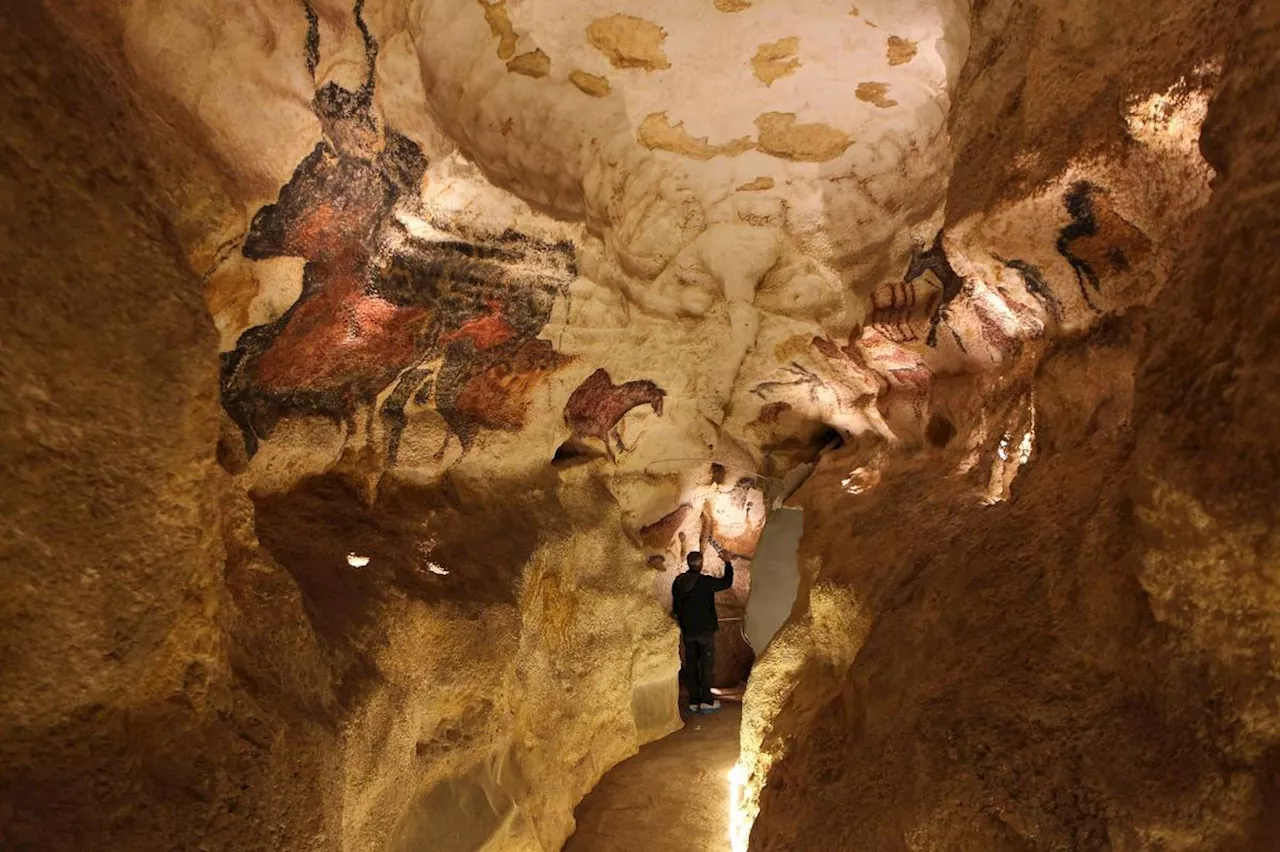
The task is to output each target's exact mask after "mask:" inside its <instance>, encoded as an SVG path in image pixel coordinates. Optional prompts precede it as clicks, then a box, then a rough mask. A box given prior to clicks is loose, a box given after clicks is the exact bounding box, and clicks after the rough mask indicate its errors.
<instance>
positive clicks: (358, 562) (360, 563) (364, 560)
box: [347, 553, 369, 568]
mask: <svg viewBox="0 0 1280 852" xmlns="http://www.w3.org/2000/svg"><path fill="white" fill-rule="evenodd" d="M347 564H348V565H350V566H351V567H352V568H363V567H364V566H366V565H368V564H369V557H367V556H357V555H356V554H354V553H348V554H347Z"/></svg>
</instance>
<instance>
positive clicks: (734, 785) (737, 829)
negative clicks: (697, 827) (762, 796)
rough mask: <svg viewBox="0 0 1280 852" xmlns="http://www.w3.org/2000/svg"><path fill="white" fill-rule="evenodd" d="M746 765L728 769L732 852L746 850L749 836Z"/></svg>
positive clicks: (750, 820)
mask: <svg viewBox="0 0 1280 852" xmlns="http://www.w3.org/2000/svg"><path fill="white" fill-rule="evenodd" d="M748 774H749V773H748V772H747V767H745V766H743V765H742V764H741V763H738V764H735V765H734V767H733V768H732V769H730V770H729V776H728V777H729V848H730V849H731V850H733V852H747V841H748V840H749V839H750V837H751V823H752V821H753V820H752V817H751V815H749V814H748V813H747V808H746V801H745V799H746V797H745V795H744V793H745V791H746V786H747V777H748Z"/></svg>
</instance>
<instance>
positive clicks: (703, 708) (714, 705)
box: [698, 698, 720, 713]
mask: <svg viewBox="0 0 1280 852" xmlns="http://www.w3.org/2000/svg"><path fill="white" fill-rule="evenodd" d="M719 709H720V699H719V698H717V699H716V700H715V701H712V702H711V703H710V704H699V705H698V710H699V711H700V712H702V713H714V712H716V711H717V710H719Z"/></svg>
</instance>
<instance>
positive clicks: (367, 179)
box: [221, 0, 576, 463]
mask: <svg viewBox="0 0 1280 852" xmlns="http://www.w3.org/2000/svg"><path fill="white" fill-rule="evenodd" d="M304 6H305V8H306V11H307V18H308V21H309V27H308V31H307V37H306V44H305V58H306V65H307V69H308V71H309V72H310V73H311V76H312V79H313V81H314V80H315V74H316V66H317V63H318V61H319V50H320V35H319V23H318V18H317V16H316V14H315V12H314V11H313V9H312V8H311V6H310V5H309V4H304ZM362 9H363V0H361V2H358V3H356V4H355V7H354V14H355V20H356V23H357V25H358V26H359V28H360V32H361V34H362V36H363V39H364V45H365V59H366V63H367V72H366V77H365V80H364V82H363V84H362V85H361V86H360V88H359V89H358V90H356V91H354V92H353V91H349V90H347V89H345V88H343V87H342V86H340V85H339V84H337V83H335V82H328V83H326V84H325V85H323V86H322V87H319V88H318V89H317V90H316V93H315V97H314V99H313V101H312V107H313V109H314V111H315V114H316V116H317V117H318V118H319V120H320V126H321V130H322V133H323V138H322V139H321V141H320V142H318V143H317V144H316V146H315V148H314V149H313V150H312V151H311V153H310V154H308V155H307V156H306V157H305V158H304V159H303V160H302V162H301V163H299V164H298V166H297V168H296V169H295V170H294V173H293V176H292V177H291V179H290V180H289V182H288V183H286V184H285V185H284V186H283V187H282V188H281V189H280V192H279V196H278V198H277V200H276V202H275V203H273V204H268V205H266V206H264V207H263V208H262V209H260V210H259V211H258V212H257V214H256V215H255V216H254V217H253V221H252V223H251V225H250V228H249V233H248V235H247V236H246V237H245V240H244V243H243V246H242V253H243V254H244V256H245V257H247V258H249V259H251V260H263V259H267V258H275V257H298V258H302V259H303V260H304V261H305V266H304V269H303V285H302V295H301V296H300V297H299V298H298V300H297V302H295V303H294V304H293V305H292V306H291V307H290V308H289V309H288V310H287V311H286V312H285V313H284V314H283V315H282V316H281V317H280V318H279V319H277V320H276V321H274V322H272V323H269V324H266V325H262V326H258V327H255V328H251V329H249V330H247V331H245V332H244V333H243V334H242V335H241V337H240V338H239V340H238V341H237V344H236V346H235V348H234V349H233V350H232V351H231V352H228V353H226V354H225V355H224V356H223V363H222V376H221V387H222V401H223V406H224V407H225V408H226V410H227V412H228V414H229V415H230V416H231V418H232V419H233V420H234V421H235V422H236V423H237V425H238V426H239V427H240V429H241V432H242V434H243V436H244V441H245V448H246V450H247V452H248V454H249V455H250V456H252V455H253V454H254V453H255V452H256V451H257V449H258V446H259V443H260V441H261V440H263V439H265V438H267V437H269V436H270V435H271V433H272V431H273V429H274V428H275V426H276V424H277V422H278V421H279V419H280V418H281V417H283V416H285V415H288V414H319V415H323V416H326V417H329V418H331V419H334V420H337V421H350V420H351V419H352V418H354V416H355V413H356V411H357V410H359V408H360V406H362V405H363V406H369V409H368V410H369V411H372V406H373V405H374V403H375V401H376V400H377V399H378V397H379V396H381V395H382V393H383V391H385V390H386V389H387V388H388V387H390V386H391V385H392V384H393V383H394V385H395V386H394V388H393V389H392V390H391V393H390V394H389V395H388V396H387V397H386V399H385V400H384V401H383V403H382V407H381V411H380V412H379V413H380V417H381V422H382V424H383V425H384V426H385V427H386V428H385V432H386V441H387V446H386V449H387V455H388V458H389V461H390V462H391V463H394V462H395V460H396V456H397V453H398V451H399V447H400V441H401V436H402V433H403V431H404V428H405V426H406V425H407V422H408V415H407V413H406V408H407V406H409V405H415V406H424V405H429V404H432V403H434V405H435V407H436V409H437V410H438V411H439V412H440V415H441V416H442V418H443V419H444V421H445V423H446V424H447V425H448V427H449V429H450V432H451V434H452V435H454V436H455V437H456V438H457V440H458V441H459V442H460V443H461V445H462V448H463V450H464V451H465V450H466V449H468V448H469V447H470V446H471V443H472V441H473V440H474V439H475V436H476V434H477V433H478V432H479V431H480V430H481V429H502V430H513V429H518V428H520V426H521V425H522V423H523V417H524V412H525V408H526V407H527V405H528V397H529V392H530V390H531V389H532V387H533V386H534V385H536V384H537V382H538V381H539V380H540V379H541V378H543V377H545V376H546V375H547V374H549V373H551V372H553V371H555V370H556V369H557V368H559V367H560V366H561V365H562V364H564V363H566V362H567V361H568V360H569V359H567V358H566V357H564V356H561V355H559V354H558V353H556V352H555V351H554V350H553V349H552V348H551V345H550V344H549V343H547V342H546V341H544V340H539V339H538V338H537V335H538V333H539V332H540V331H541V330H542V327H543V326H544V325H545V324H546V322H547V319H548V317H549V315H550V311H551V306H552V304H553V302H554V300H555V298H556V296H557V295H558V294H559V293H561V292H563V291H564V288H565V287H567V285H568V282H569V281H570V280H572V278H573V277H575V275H576V267H575V262H574V250H573V247H572V245H570V244H568V243H547V242H543V241H539V240H536V239H532V238H530V237H527V236H525V235H522V234H519V233H516V232H513V231H507V232H504V233H502V234H500V235H498V236H496V237H495V236H484V237H473V238H471V239H466V238H463V237H462V236H461V235H456V234H455V236H457V239H445V240H438V239H437V240H426V239H422V238H418V237H415V236H413V235H411V234H410V233H409V232H408V230H407V228H406V227H405V225H404V224H402V222H401V221H400V218H401V217H400V216H398V215H397V214H399V213H407V214H409V215H411V216H416V217H418V218H421V219H428V220H429V219H430V216H429V214H428V213H427V212H426V211H425V210H423V209H422V205H421V198H420V192H421V187H422V182H423V176H424V174H425V172H426V168H427V160H426V157H425V156H424V155H423V153H422V150H421V148H419V146H418V145H417V144H416V143H414V142H413V141H412V140H411V139H409V138H408V137H407V136H405V135H403V134H401V133H399V132H397V131H396V130H395V129H393V128H390V127H386V126H385V125H384V124H383V123H382V122H381V120H380V118H379V116H378V114H377V112H376V110H375V106H374V89H375V79H376V74H375V63H376V60H377V55H378V45H377V42H376V40H375V39H374V38H373V37H372V35H371V34H370V33H369V30H368V28H367V27H366V25H365V23H364V20H363V16H362ZM432 224H433V225H435V226H436V229H437V230H443V231H446V232H448V228H447V226H446V225H445V224H444V223H434V222H433V223H432ZM517 267H518V268H519V273H518V274H517V273H515V272H513V270H514V269H515V268H517ZM441 452H443V448H442V449H441Z"/></svg>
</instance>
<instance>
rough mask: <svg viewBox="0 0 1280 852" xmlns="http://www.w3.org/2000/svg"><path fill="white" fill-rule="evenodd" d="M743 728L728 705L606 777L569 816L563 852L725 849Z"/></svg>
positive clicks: (693, 720)
mask: <svg viewBox="0 0 1280 852" xmlns="http://www.w3.org/2000/svg"><path fill="white" fill-rule="evenodd" d="M741 726H742V705H741V704H739V703H738V702H736V701H726V702H724V708H723V709H721V710H720V711H719V712H718V713H712V714H710V715H706V716H692V717H686V719H685V725H684V728H683V729H681V730H679V731H676V732H675V733H674V734H672V735H671V736H669V737H666V738H664V739H661V740H658V741H657V742H654V743H649V744H648V745H646V746H644V747H642V748H641V749H640V753H639V754H637V755H636V756H635V757H632V758H631V759H629V760H624V761H623V762H622V763H619V764H618V765H617V766H615V767H614V768H613V769H611V770H609V771H608V772H606V773H605V775H604V777H603V778H601V779H600V783H599V784H597V785H596V788H595V789H594V790H592V791H591V792H590V793H589V794H588V795H587V797H586V798H585V799H583V800H582V803H581V804H579V805H578V809H577V810H576V811H575V812H574V817H575V818H576V819H577V821H578V830H577V832H576V833H575V834H574V835H573V836H572V837H570V838H569V842H568V843H566V844H565V847H564V852H722V850H723V852H728V850H729V770H731V769H732V768H733V765H734V763H736V762H737V760H738V731H739V729H740V728H741Z"/></svg>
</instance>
